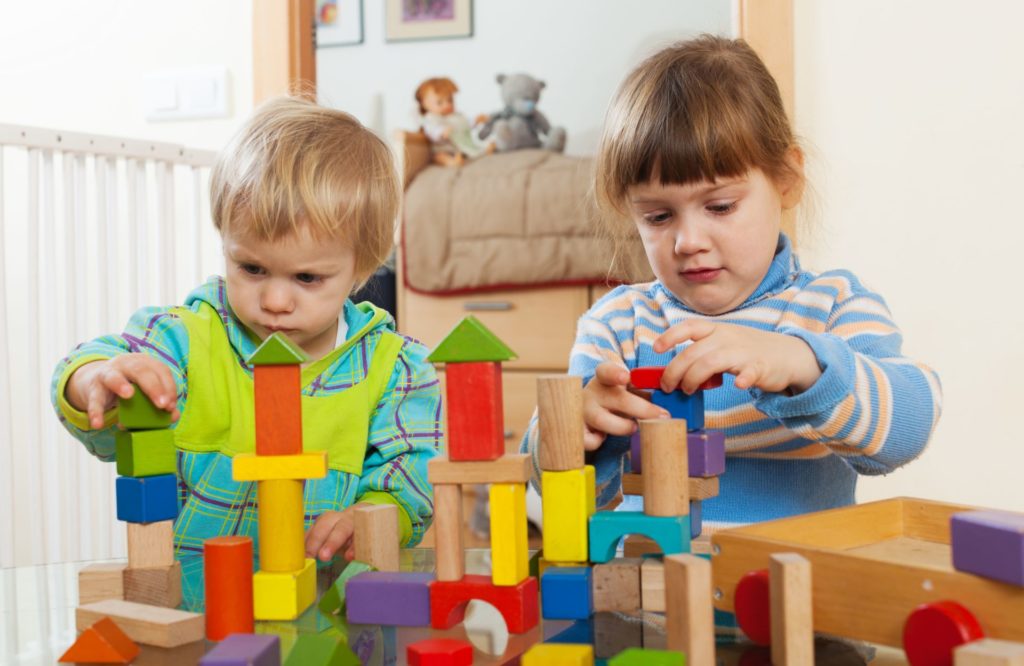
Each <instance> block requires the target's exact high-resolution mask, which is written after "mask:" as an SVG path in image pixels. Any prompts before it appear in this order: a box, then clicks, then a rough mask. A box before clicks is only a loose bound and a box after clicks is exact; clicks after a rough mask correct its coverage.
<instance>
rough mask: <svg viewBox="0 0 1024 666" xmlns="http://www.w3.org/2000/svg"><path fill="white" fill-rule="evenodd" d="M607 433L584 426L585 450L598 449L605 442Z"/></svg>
mask: <svg viewBox="0 0 1024 666" xmlns="http://www.w3.org/2000/svg"><path fill="white" fill-rule="evenodd" d="M604 438H605V434H604V433H603V432H598V431H596V430H591V429H590V428H589V427H587V426H584V428H583V450H584V451H597V450H598V449H599V448H601V445H602V444H604Z"/></svg>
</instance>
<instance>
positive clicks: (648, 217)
mask: <svg viewBox="0 0 1024 666" xmlns="http://www.w3.org/2000/svg"><path fill="white" fill-rule="evenodd" d="M671 217H672V214H671V213H669V212H668V211H658V212H655V213H645V214H644V222H646V223H647V224H651V225H654V226H657V225H659V224H665V223H666V222H668V221H669V219H670V218H671Z"/></svg>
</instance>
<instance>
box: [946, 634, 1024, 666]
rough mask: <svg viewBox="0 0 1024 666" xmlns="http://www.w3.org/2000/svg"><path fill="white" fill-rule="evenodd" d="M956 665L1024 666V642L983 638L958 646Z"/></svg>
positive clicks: (954, 656)
mask: <svg viewBox="0 0 1024 666" xmlns="http://www.w3.org/2000/svg"><path fill="white" fill-rule="evenodd" d="M953 664H954V666H1024V643H1013V642H1010V641H1000V640H994V639H992V638H983V639H981V640H980V641H974V642H973V643H968V644H967V645H964V646H962V647H958V648H957V649H956V650H954V652H953Z"/></svg>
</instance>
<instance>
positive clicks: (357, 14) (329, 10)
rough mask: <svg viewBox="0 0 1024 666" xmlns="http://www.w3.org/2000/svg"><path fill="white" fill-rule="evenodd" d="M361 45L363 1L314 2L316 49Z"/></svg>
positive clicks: (318, 0) (334, 0) (323, 0)
mask: <svg viewBox="0 0 1024 666" xmlns="http://www.w3.org/2000/svg"><path fill="white" fill-rule="evenodd" d="M362 43H363V0H316V47H317V48H318V49H323V48H331V47H334V46H354V45H356V44H362Z"/></svg>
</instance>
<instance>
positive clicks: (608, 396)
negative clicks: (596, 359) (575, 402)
mask: <svg viewBox="0 0 1024 666" xmlns="http://www.w3.org/2000/svg"><path fill="white" fill-rule="evenodd" d="M628 387H629V370H627V369H626V368H625V366H623V365H621V364H619V363H615V362H613V361H605V362H604V363H602V364H601V365H599V366H597V370H596V371H595V372H594V378H593V379H591V380H590V381H589V382H587V385H586V386H584V387H583V422H584V424H585V425H586V432H585V433H584V435H583V448H585V449H586V450H587V451H594V450H596V449H598V448H600V447H601V444H603V443H604V438H605V437H607V436H608V435H622V436H628V435H632V434H633V433H634V432H636V428H637V425H636V420H637V419H664V418H669V416H670V414H669V413H668V412H667V411H665V410H664V409H662V408H661V407H658V406H657V405H655V404H653V403H652V402H651V401H649V400H646V399H644V398H643V397H641V396H639V395H636V394H634V393H631V392H630V391H629V389H628Z"/></svg>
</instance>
